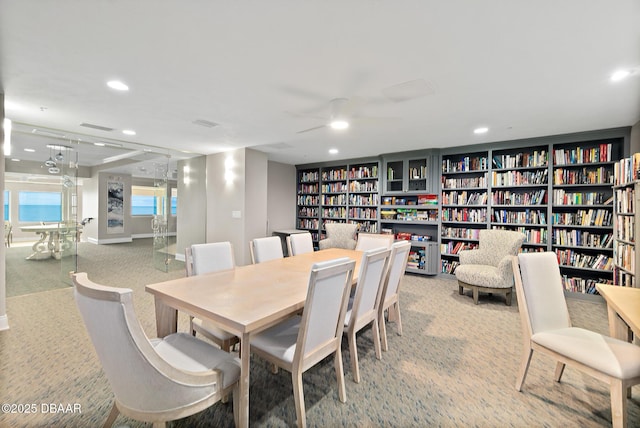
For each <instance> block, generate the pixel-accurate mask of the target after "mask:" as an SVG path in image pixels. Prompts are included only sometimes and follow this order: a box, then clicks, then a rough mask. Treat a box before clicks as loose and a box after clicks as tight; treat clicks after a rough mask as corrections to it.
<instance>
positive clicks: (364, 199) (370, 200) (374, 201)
mask: <svg viewBox="0 0 640 428" xmlns="http://www.w3.org/2000/svg"><path fill="white" fill-rule="evenodd" d="M378 201H379V199H378V195H377V194H371V195H366V196H365V195H349V205H378Z"/></svg>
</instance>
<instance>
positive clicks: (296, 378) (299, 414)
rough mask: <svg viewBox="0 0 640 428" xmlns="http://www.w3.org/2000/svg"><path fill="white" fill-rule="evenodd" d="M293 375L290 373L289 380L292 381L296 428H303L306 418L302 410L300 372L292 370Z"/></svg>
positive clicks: (302, 395) (302, 393) (302, 392)
mask: <svg viewBox="0 0 640 428" xmlns="http://www.w3.org/2000/svg"><path fill="white" fill-rule="evenodd" d="M294 371H295V373H291V380H292V381H293V400H294V401H295V404H296V418H297V424H298V427H300V428H304V427H306V426H307V416H306V414H305V409H304V390H303V389H302V372H300V371H298V370H294Z"/></svg>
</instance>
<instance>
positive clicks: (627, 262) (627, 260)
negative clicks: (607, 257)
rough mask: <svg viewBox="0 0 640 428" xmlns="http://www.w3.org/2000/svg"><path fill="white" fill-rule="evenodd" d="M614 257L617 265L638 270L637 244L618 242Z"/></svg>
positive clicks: (630, 269) (628, 269)
mask: <svg viewBox="0 0 640 428" xmlns="http://www.w3.org/2000/svg"><path fill="white" fill-rule="evenodd" d="M613 258H614V260H615V263H616V265H617V266H620V267H621V268H623V269H625V270H627V271H629V272H632V273H635V272H636V247H635V245H629V244H625V243H624V242H618V243H616V247H615V249H614V251H613Z"/></svg>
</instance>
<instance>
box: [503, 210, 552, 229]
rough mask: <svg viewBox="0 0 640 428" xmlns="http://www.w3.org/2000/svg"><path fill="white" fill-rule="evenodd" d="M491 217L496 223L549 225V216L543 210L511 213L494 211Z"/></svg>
mask: <svg viewBox="0 0 640 428" xmlns="http://www.w3.org/2000/svg"><path fill="white" fill-rule="evenodd" d="M491 217H492V219H493V221H495V222H496V223H507V224H540V225H542V224H547V214H546V213H545V212H544V211H542V210H531V209H526V210H524V211H509V210H496V209H494V210H493V213H492V215H491Z"/></svg>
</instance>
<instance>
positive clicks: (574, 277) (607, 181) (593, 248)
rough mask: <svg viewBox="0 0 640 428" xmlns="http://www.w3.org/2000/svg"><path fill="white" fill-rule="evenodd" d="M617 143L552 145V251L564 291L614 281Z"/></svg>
mask: <svg viewBox="0 0 640 428" xmlns="http://www.w3.org/2000/svg"><path fill="white" fill-rule="evenodd" d="M621 150H622V147H621V144H620V141H619V140H596V141H587V142H580V143H573V144H567V145H557V146H554V147H553V170H552V174H553V187H552V192H553V200H552V215H551V220H552V249H553V251H555V253H556V254H557V256H558V261H559V263H560V271H561V273H562V276H563V285H564V288H565V290H566V291H568V292H574V293H584V294H597V291H596V288H595V284H596V283H599V282H600V283H612V282H613V187H612V186H613V178H614V165H615V163H616V161H617V160H619V159H620V158H621V155H622V151H621Z"/></svg>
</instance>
